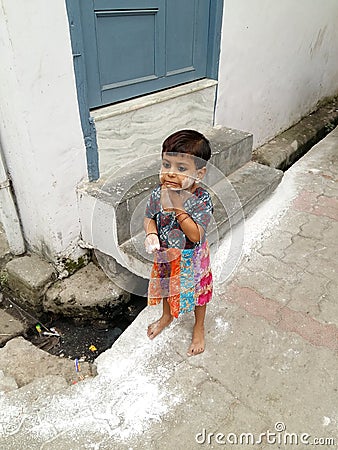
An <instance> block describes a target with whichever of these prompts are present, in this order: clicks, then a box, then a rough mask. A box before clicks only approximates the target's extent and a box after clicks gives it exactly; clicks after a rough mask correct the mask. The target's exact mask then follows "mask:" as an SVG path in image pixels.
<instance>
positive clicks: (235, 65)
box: [215, 0, 338, 147]
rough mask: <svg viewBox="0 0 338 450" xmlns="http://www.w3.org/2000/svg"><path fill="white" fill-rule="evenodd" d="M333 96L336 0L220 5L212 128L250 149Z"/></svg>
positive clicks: (337, 69) (337, 57)
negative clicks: (236, 136)
mask: <svg viewBox="0 0 338 450" xmlns="http://www.w3.org/2000/svg"><path fill="white" fill-rule="evenodd" d="M337 93H338V1H337V0H275V1H272V0H224V12H223V26H222V42H221V55H220V68H219V86H218V100H217V105H216V115H215V121H216V124H219V125H225V126H229V127H233V128H238V129H242V130H244V131H249V132H252V133H253V134H254V146H255V147H257V146H259V145H261V144H263V143H264V142H266V141H268V140H269V139H270V138H272V137H273V136H275V135H276V134H278V133H280V132H281V131H283V130H284V129H286V128H288V127H290V126H291V125H293V124H294V123H296V122H297V121H299V120H300V119H301V117H303V116H305V115H307V114H308V113H309V112H311V111H312V110H313V109H314V108H315V105H316V103H317V102H318V100H320V99H322V98H324V97H327V96H332V95H335V94H337Z"/></svg>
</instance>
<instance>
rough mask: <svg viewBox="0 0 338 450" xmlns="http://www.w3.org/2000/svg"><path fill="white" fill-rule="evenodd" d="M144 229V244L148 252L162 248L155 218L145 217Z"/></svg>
mask: <svg viewBox="0 0 338 450" xmlns="http://www.w3.org/2000/svg"><path fill="white" fill-rule="evenodd" d="M143 226H144V231H145V232H146V239H145V241H144V245H145V248H146V252H147V253H154V251H155V250H159V249H160V240H159V238H158V232H157V227H156V222H155V220H154V219H149V218H148V217H145V218H144V221H143Z"/></svg>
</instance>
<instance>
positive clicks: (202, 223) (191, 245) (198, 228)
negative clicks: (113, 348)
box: [144, 130, 213, 356]
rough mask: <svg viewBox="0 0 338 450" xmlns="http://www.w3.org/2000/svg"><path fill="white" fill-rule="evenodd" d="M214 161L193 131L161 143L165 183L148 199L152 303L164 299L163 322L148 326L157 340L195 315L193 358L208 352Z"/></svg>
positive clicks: (205, 142) (202, 139)
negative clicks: (209, 175)
mask: <svg viewBox="0 0 338 450" xmlns="http://www.w3.org/2000/svg"><path fill="white" fill-rule="evenodd" d="M210 157H211V149H210V145H209V141H208V140H207V139H206V138H205V137H204V136H203V134H201V133H199V132H197V131H194V130H181V131H177V132H176V133H174V134H172V135H171V136H169V137H168V138H167V139H166V140H165V141H164V142H163V145H162V166H161V171H160V184H159V185H158V186H157V187H156V188H155V189H154V190H153V191H152V193H151V195H150V198H149V200H148V203H147V206H146V211H145V218H144V229H145V232H146V239H145V247H146V250H147V252H148V253H154V264H153V268H152V272H151V277H150V282H149V289H148V304H149V305H156V304H158V303H159V302H160V301H161V299H163V312H162V316H161V318H160V319H159V320H157V321H156V322H154V323H152V324H150V325H149V327H148V333H147V334H148V336H149V338H150V339H153V338H154V337H155V336H157V335H158V334H159V333H160V332H161V331H162V330H163V328H165V327H166V326H168V325H169V324H170V323H171V321H172V320H173V317H178V315H179V314H182V313H184V312H189V311H193V310H194V313H195V325H194V329H193V335H192V342H191V345H190V347H189V349H188V353H187V354H188V355H189V356H193V355H197V354H199V353H202V352H203V351H204V346H205V344H204V318H205V313H206V305H207V303H208V302H209V301H210V300H211V297H212V274H211V267H210V256H209V248H208V243H207V240H206V229H207V226H208V224H209V222H210V219H211V215H212V212H213V207H212V202H211V198H210V195H209V193H208V192H207V191H206V190H205V189H203V188H202V187H201V186H199V182H200V180H202V179H203V177H204V176H205V173H206V164H207V161H208V160H209V159H210Z"/></svg>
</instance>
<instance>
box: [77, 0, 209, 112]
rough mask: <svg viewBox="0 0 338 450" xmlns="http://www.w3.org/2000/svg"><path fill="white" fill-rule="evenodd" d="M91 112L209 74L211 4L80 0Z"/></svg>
mask: <svg viewBox="0 0 338 450" xmlns="http://www.w3.org/2000/svg"><path fill="white" fill-rule="evenodd" d="M80 5H81V6H80V7H81V25H82V36H83V46H84V59H85V68H86V78H87V90H88V102H89V106H90V107H91V108H94V107H99V106H102V105H107V104H110V103H114V102H118V101H122V100H126V99H129V98H132V97H136V96H139V95H144V94H147V93H150V92H155V91H158V90H161V89H164V88H168V87H171V86H175V85H178V84H181V83H185V82H189V81H193V80H197V79H200V78H203V77H205V76H206V75H207V60H208V55H207V53H208V39H209V15H210V0H81V2H80Z"/></svg>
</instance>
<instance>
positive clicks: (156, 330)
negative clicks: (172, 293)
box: [147, 298, 173, 339]
mask: <svg viewBox="0 0 338 450" xmlns="http://www.w3.org/2000/svg"><path fill="white" fill-rule="evenodd" d="M162 305H163V310H162V316H161V317H160V318H159V319H158V320H156V322H153V323H151V324H150V325H149V326H148V332H147V335H148V337H149V339H154V337H156V336H157V335H158V334H160V333H161V331H162V330H163V328H165V327H167V326H168V325H169V324H170V323H171V321H172V320H173V317H172V315H171V314H170V306H169V303H168V300H167V299H166V298H164V299H163V300H162Z"/></svg>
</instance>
